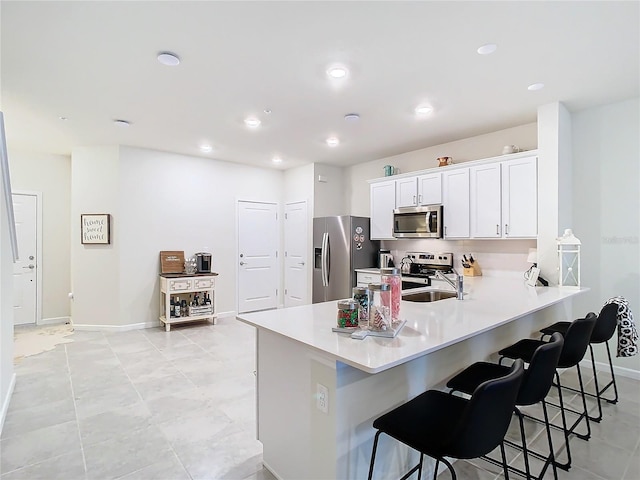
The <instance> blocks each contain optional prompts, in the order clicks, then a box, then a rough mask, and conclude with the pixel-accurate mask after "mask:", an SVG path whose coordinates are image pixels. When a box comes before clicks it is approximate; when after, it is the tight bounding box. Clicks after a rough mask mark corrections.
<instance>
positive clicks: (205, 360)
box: [0, 318, 640, 480]
mask: <svg viewBox="0 0 640 480" xmlns="http://www.w3.org/2000/svg"><path fill="white" fill-rule="evenodd" d="M70 338H72V339H73V342H72V343H67V344H61V345H58V346H57V347H55V348H54V349H53V350H50V351H47V352H43V353H41V354H38V355H34V356H30V357H26V358H24V359H21V360H20V361H19V362H18V364H17V365H16V373H17V381H16V387H15V391H14V394H13V397H12V400H11V404H10V406H9V412H8V414H7V418H6V421H5V425H4V429H3V431H2V436H1V438H0V480H18V479H24V480H36V479H47V480H75V479H81V480H94V479H95V480H106V479H123V480H134V479H135V480H151V479H158V480H182V479H185V480H188V479H216V480H217V479H229V480H243V479H246V480H249V479H254V480H275V479H274V477H273V476H272V475H271V474H270V473H269V472H268V471H266V470H265V469H264V468H263V467H262V463H261V461H262V446H261V444H260V442H258V441H257V440H256V439H255V397H254V395H255V376H254V370H255V333H254V331H253V328H252V327H249V326H246V325H244V324H242V323H240V322H237V321H236V320H234V319H231V318H226V319H220V321H219V323H218V325H215V326H211V325H207V324H194V325H190V326H182V327H177V328H174V329H173V330H172V331H171V332H169V333H166V332H165V331H164V330H163V329H161V328H157V329H147V330H137V331H131V332H123V333H114V334H108V333H102V332H74V333H73V335H72V336H71V337H70ZM574 370H575V369H574ZM587 377H588V378H589V379H591V378H590V377H591V376H590V375H588V374H587ZM564 381H566V382H568V383H569V384H575V383H576V378H575V374H573V373H572V372H571V371H567V372H565V373H564V374H563V382H564ZM618 383H619V390H620V395H621V401H620V403H618V404H617V405H609V404H606V405H605V406H604V408H605V418H604V419H603V421H602V423H600V424H593V425H592V429H593V436H592V438H591V440H590V441H589V442H585V441H583V440H580V439H577V438H574V439H572V440H571V444H570V445H571V452H572V455H573V458H574V467H573V468H572V469H571V470H570V471H569V472H564V471H559V478H560V479H561V480H574V479H575V480H577V479H585V480H602V479H605V480H614V479H615V480H640V451H639V449H640V382H638V381H634V380H630V379H627V378H623V377H619V379H618ZM556 396H557V395H556ZM573 403H574V404H575V399H574V400H573ZM590 407H591V408H593V407H594V403H593V402H591V403H590ZM527 431H528V434H530V435H531V438H535V437H534V436H535V435H536V434H540V433H541V432H542V429H541V427H540V426H538V425H537V424H535V423H533V422H528V423H527ZM508 435H509V436H510V437H512V438H514V439H516V438H519V433H518V430H517V426H516V424H515V423H513V424H512V428H511V429H510V432H509V434H508ZM554 435H555V437H556V439H555V445H556V446H558V445H561V444H562V441H561V434H559V433H558V434H554ZM542 441H544V437H539V438H536V439H535V440H533V441H532V442H531V443H532V444H533V447H534V448H536V447H538V448H539V449H540V450H543V446H541V445H542V444H541V442H542ZM563 454H564V452H561V453H560V455H563ZM509 456H510V457H509V458H510V461H511V462H512V463H513V464H514V465H515V464H518V465H520V464H521V462H522V460H521V455H517V454H514V453H513V452H509ZM562 458H564V457H561V459H562ZM472 463H473V464H475V465H477V466H476V467H474V466H473V464H472ZM472 463H471V462H463V461H459V462H457V463H456V465H455V468H456V471H457V473H458V478H460V479H478V480H485V479H486V480H494V479H497V478H501V475H500V473H499V468H497V467H494V466H492V465H490V464H488V463H486V462H483V461H479V462H478V461H474V462H472ZM478 467H479V468H478ZM535 468H536V465H535V464H534V465H533V469H534V472H535V471H536V470H535ZM440 478H443V479H447V480H448V479H449V478H450V477H449V474H448V473H443V474H441V475H440ZM545 478H552V476H551V474H550V472H548V473H547V475H545ZM327 480H329V479H327Z"/></svg>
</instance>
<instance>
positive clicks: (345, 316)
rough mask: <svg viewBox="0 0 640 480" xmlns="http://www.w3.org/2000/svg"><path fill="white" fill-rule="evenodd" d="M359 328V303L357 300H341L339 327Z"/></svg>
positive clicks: (339, 304) (339, 305)
mask: <svg viewBox="0 0 640 480" xmlns="http://www.w3.org/2000/svg"><path fill="white" fill-rule="evenodd" d="M357 326H358V303H357V302H356V301H355V300H351V299H349V300H340V301H339V302H338V327H340V328H349V327H357Z"/></svg>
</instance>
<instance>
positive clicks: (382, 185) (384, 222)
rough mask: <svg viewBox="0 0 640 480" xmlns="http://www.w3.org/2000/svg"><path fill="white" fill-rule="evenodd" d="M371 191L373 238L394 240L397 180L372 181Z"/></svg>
mask: <svg viewBox="0 0 640 480" xmlns="http://www.w3.org/2000/svg"><path fill="white" fill-rule="evenodd" d="M370 193H371V233H370V237H371V239H372V240H394V237H393V209H394V208H395V206H396V205H395V203H396V182H395V180H389V181H386V182H379V183H372V184H371V187H370Z"/></svg>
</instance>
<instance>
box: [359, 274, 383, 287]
mask: <svg viewBox="0 0 640 480" xmlns="http://www.w3.org/2000/svg"><path fill="white" fill-rule="evenodd" d="M380 282H381V276H380V275H377V274H375V273H369V272H356V286H358V287H367V286H369V284H370V283H380Z"/></svg>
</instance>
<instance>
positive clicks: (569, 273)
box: [557, 228, 582, 287]
mask: <svg viewBox="0 0 640 480" xmlns="http://www.w3.org/2000/svg"><path fill="white" fill-rule="evenodd" d="M557 240H558V276H559V279H558V280H559V281H558V285H559V286H561V287H579V286H580V245H581V244H582V242H580V240H578V239H577V238H576V236H575V235H574V234H573V232H572V231H571V229H570V228H567V229H566V230H565V231H564V235H562V237H560V238H558V239H557Z"/></svg>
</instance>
